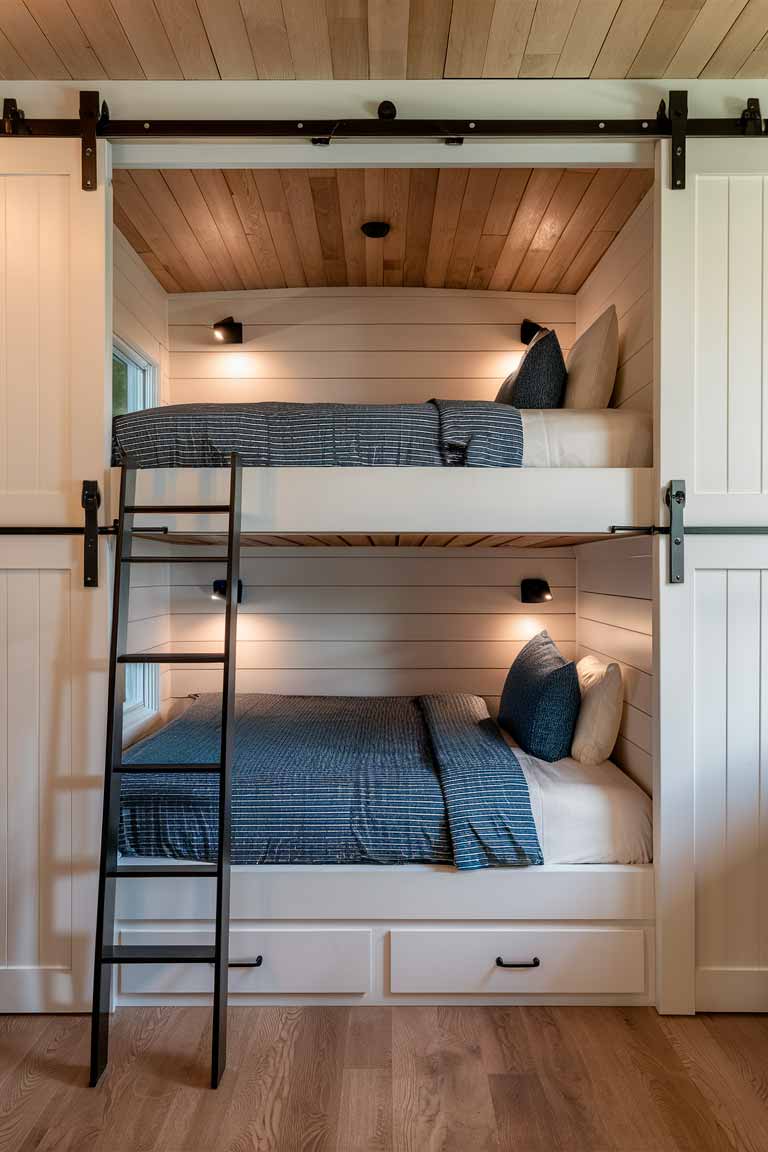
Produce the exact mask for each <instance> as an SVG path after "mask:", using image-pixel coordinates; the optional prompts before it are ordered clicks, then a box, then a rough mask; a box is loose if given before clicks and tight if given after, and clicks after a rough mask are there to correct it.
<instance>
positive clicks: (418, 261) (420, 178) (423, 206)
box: [403, 168, 438, 288]
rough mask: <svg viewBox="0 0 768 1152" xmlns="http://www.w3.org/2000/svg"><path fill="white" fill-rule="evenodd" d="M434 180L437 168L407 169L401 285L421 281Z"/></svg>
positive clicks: (416, 283) (425, 262)
mask: <svg viewBox="0 0 768 1152" xmlns="http://www.w3.org/2000/svg"><path fill="white" fill-rule="evenodd" d="M437 181H438V169H437V168H413V169H412V170H411V187H410V192H409V194H408V224H407V234H408V242H407V245H406V251H405V267H404V268H403V284H404V286H405V287H410V288H416V287H421V286H422V285H423V284H424V278H425V274H426V267H427V255H428V253H429V237H430V234H431V231H432V217H433V214H434V210H435V198H436V196H437Z"/></svg>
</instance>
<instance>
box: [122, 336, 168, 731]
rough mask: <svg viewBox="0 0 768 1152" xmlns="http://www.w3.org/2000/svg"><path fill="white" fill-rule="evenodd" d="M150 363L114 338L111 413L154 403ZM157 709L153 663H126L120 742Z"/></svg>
mask: <svg viewBox="0 0 768 1152" xmlns="http://www.w3.org/2000/svg"><path fill="white" fill-rule="evenodd" d="M156 382H157V372H156V370H155V366H154V364H152V363H151V362H150V361H149V360H146V359H145V358H144V357H143V356H141V355H140V354H139V353H138V352H136V351H134V349H132V348H130V347H129V346H128V345H127V344H124V343H123V341H122V340H117V339H115V341H114V343H113V345H112V415H113V416H124V415H125V413H126V412H138V411H139V410H140V409H141V408H152V407H154V405H155V404H156V403H157V383H156ZM159 709H160V669H159V667H158V666H157V664H128V665H126V669H125V701H124V704H123V741H124V742H126V741H128V740H130V739H132V738H134V737H136V736H138V735H139V734H140V733H141V731H142V729H143V728H144V727H145V726H146V724H147V723H148V722H149V721H150V720H152V719H153V718H154V717H155V716H156V715H157V713H158V711H159Z"/></svg>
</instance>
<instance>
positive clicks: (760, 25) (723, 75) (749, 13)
mask: <svg viewBox="0 0 768 1152" xmlns="http://www.w3.org/2000/svg"><path fill="white" fill-rule="evenodd" d="M766 31H768V4H766V2H765V0H749V3H748V4H746V5H745V7H744V8H743V9H742V10H741V12H740V13H739V15H738V16H737V18H736V19H735V20H734V22H733V24H732V25H731V27H730V28H729V29H728V32H727V33H726V35H725V37H724V38H723V39H722V40H721V41H720V43H719V44H718V45H717V47H716V49H715V51H714V52H713V53H712V56H711V57H710V59H709V60H708V61H707V63H706V65H705V66H704V68H703V69H702V71H701V76H702V78H703V79H705V80H718V79H728V78H729V77H730V76H735V75H737V74H738V72H739V71H740V70H741V69H742V68H743V67H744V65H745V64H746V62H747V60H748V59H749V57H750V56H751V55H752V52H753V50H754V47H755V45H756V44H758V43H759V42H760V41H761V40H762V38H763V36H764V35H765V33H766Z"/></svg>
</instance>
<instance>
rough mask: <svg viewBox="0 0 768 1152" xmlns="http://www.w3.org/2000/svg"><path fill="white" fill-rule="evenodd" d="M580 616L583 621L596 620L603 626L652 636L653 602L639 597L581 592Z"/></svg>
mask: <svg viewBox="0 0 768 1152" xmlns="http://www.w3.org/2000/svg"><path fill="white" fill-rule="evenodd" d="M579 616H580V617H581V618H582V619H583V620H596V621H598V622H599V623H602V624H615V625H616V626H617V627H619V628H629V629H630V630H631V631H633V632H644V633H645V635H646V636H650V635H651V631H652V627H651V601H650V600H643V599H640V598H638V597H631V596H622V595H620V594H619V593H616V594H611V595H610V596H605V595H601V594H599V593H596V592H582V591H580V592H579Z"/></svg>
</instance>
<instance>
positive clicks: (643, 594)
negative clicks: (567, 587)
mask: <svg viewBox="0 0 768 1152" xmlns="http://www.w3.org/2000/svg"><path fill="white" fill-rule="evenodd" d="M650 555H651V545H650V542H649V539H648V537H647V536H633V537H630V538H628V539H624V540H605V541H598V542H596V543H594V544H585V545H583V546H582V547H580V548H579V550H578V558H579V560H578V564H579V590H580V591H581V592H599V593H606V594H607V595H615V594H616V593H620V594H621V595H622V596H631V597H634V598H639V599H642V600H650V599H651V566H650Z"/></svg>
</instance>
